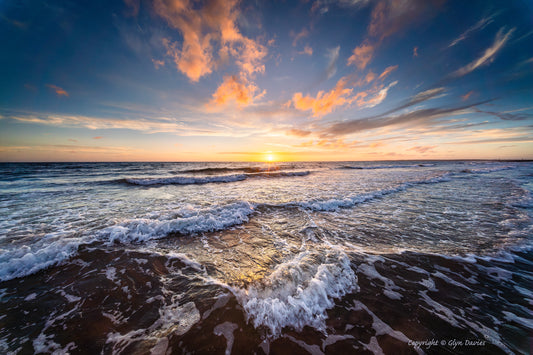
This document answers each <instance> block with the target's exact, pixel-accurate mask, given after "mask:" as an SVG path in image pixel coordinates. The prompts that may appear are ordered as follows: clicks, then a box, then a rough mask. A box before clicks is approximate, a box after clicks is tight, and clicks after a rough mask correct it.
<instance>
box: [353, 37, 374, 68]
mask: <svg viewBox="0 0 533 355" xmlns="http://www.w3.org/2000/svg"><path fill="white" fill-rule="evenodd" d="M374 50H375V47H374V45H372V44H370V43H369V42H364V43H362V44H361V45H360V46H358V47H355V48H354V50H353V52H352V55H351V56H350V57H349V58H348V62H347V64H348V65H355V66H356V67H357V68H358V69H365V68H366V66H367V65H368V63H370V61H371V60H372V57H373V55H374Z"/></svg>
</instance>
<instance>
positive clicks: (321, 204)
mask: <svg viewBox="0 0 533 355" xmlns="http://www.w3.org/2000/svg"><path fill="white" fill-rule="evenodd" d="M451 176H452V173H446V174H443V175H441V176H436V177H433V178H429V179H424V180H417V181H410V182H406V183H403V184H401V185H399V186H397V187H394V188H390V189H383V190H378V191H373V192H369V193H364V194H359V195H355V196H351V197H345V198H342V199H329V200H315V201H309V202H299V203H296V204H295V203H289V204H288V205H296V206H299V207H303V208H306V209H310V210H313V211H335V210H338V209H339V208H350V207H354V206H355V205H358V204H360V203H363V202H367V201H371V200H374V199H377V198H381V197H383V196H386V195H390V194H393V193H396V192H401V191H405V190H406V189H408V188H410V187H413V186H416V185H423V184H436V183H439V182H446V181H450V180H451Z"/></svg>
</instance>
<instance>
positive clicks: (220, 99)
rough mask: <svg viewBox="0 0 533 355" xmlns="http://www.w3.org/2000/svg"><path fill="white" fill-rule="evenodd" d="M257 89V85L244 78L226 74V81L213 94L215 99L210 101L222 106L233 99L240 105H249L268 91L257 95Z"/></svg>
mask: <svg viewBox="0 0 533 355" xmlns="http://www.w3.org/2000/svg"><path fill="white" fill-rule="evenodd" d="M257 91H258V88H257V86H255V85H254V84H253V83H249V82H247V81H246V80H245V79H243V78H237V77H236V76H235V75H232V76H225V77H224V82H223V83H222V84H221V85H220V86H219V87H218V89H217V91H215V93H214V94H213V99H212V100H211V101H210V104H213V105H215V106H222V105H225V104H227V103H228V102H232V101H233V102H235V103H236V104H237V105H238V106H247V105H249V104H251V103H252V102H253V100H255V99H258V98H260V97H262V96H263V95H264V94H265V93H266V91H263V92H262V93H261V94H259V95H257V96H255V93H256V92H257Z"/></svg>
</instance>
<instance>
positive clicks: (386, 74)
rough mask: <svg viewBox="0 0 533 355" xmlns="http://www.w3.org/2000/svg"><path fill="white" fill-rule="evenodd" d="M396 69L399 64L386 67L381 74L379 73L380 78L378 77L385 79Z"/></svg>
mask: <svg viewBox="0 0 533 355" xmlns="http://www.w3.org/2000/svg"><path fill="white" fill-rule="evenodd" d="M396 69H398V66H397V65H391V66H390V67H387V68H385V70H384V71H383V73H381V74H380V75H379V78H378V79H385V77H387V76H388V75H389V74H390V73H392V72H393V71H395V70H396Z"/></svg>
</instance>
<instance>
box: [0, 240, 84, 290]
mask: <svg viewBox="0 0 533 355" xmlns="http://www.w3.org/2000/svg"><path fill="white" fill-rule="evenodd" d="M80 244H81V239H70V238H65V239H59V240H55V241H50V242H49V243H48V244H47V243H46V241H43V242H39V243H35V244H33V245H31V246H28V245H23V246H21V247H18V248H14V249H11V250H2V249H0V280H1V281H6V280H11V279H14V278H17V277H22V276H27V275H31V274H33V273H35V272H37V271H39V270H42V269H45V268H47V267H50V266H52V265H57V264H59V263H61V262H63V261H65V260H67V259H69V258H70V257H72V256H73V255H75V254H76V253H77V251H78V247H79V245H80Z"/></svg>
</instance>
